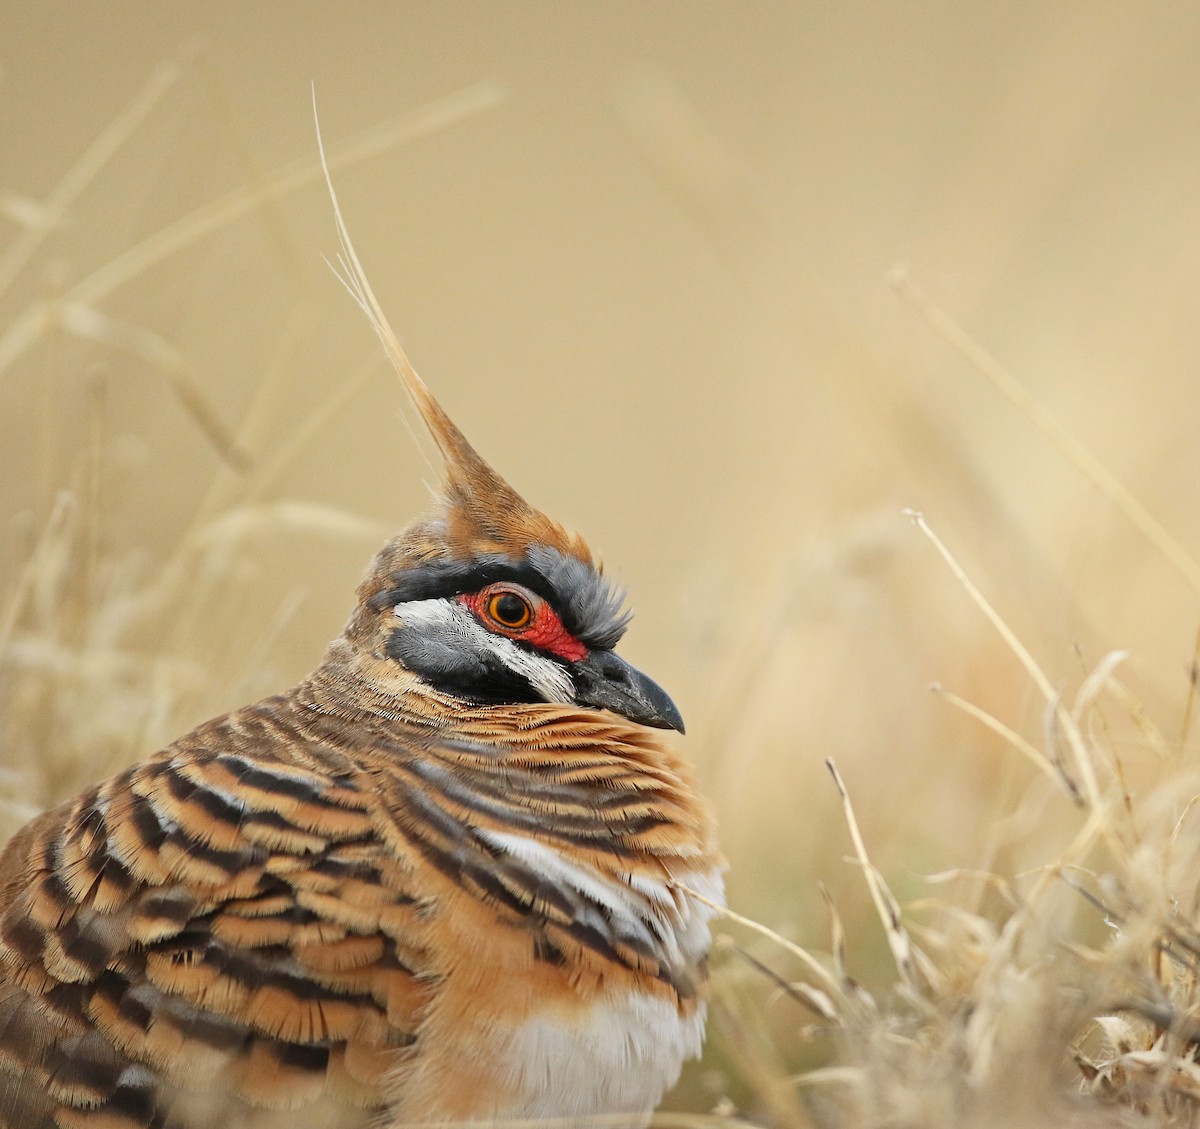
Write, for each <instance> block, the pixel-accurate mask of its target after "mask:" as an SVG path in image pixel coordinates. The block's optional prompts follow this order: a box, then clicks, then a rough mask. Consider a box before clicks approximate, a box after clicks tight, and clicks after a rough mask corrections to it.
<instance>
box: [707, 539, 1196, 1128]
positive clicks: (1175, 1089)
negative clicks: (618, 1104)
mask: <svg viewBox="0 0 1200 1129" xmlns="http://www.w3.org/2000/svg"><path fill="white" fill-rule="evenodd" d="M912 516H913V518H914V520H915V522H916V524H917V525H918V526H920V528H921V529H922V530H923V531H924V532H925V533H926V534H927V535H928V536H929V538H930V539H931V540H932V541H933V543H934V544H935V545H936V546H937V548H938V549H939V550H940V552H941V553H942V555H943V556H944V558H945V559H946V561H947V562H948V564H949V565H950V567H951V569H952V570H953V572H954V573H955V574H956V575H957V577H958V579H959V580H960V581H962V583H963V584H964V585H965V586H966V587H967V589H968V591H969V593H970V594H971V595H972V597H973V598H974V600H975V601H976V603H977V604H978V605H979V607H980V608H981V610H982V611H983V613H984V614H985V615H986V616H987V617H988V618H989V619H990V620H991V622H992V623H993V624H994V625H995V627H996V628H997V630H998V631H999V632H1000V633H1001V635H1002V637H1003V638H1004V639H1005V641H1006V642H1007V644H1008V645H1009V646H1010V647H1011V649H1012V651H1013V653H1014V655H1015V656H1016V657H1017V658H1018V660H1019V661H1020V662H1021V663H1022V664H1023V665H1024V666H1025V667H1026V669H1027V671H1028V672H1029V675H1030V678H1031V681H1032V682H1033V683H1034V685H1035V686H1037V687H1038V689H1039V691H1040V693H1041V695H1042V697H1043V699H1044V703H1045V716H1046V731H1045V744H1044V747H1043V748H1038V747H1037V746H1036V745H1034V744H1032V743H1031V742H1029V741H1027V740H1026V739H1025V738H1023V737H1021V736H1020V735H1018V734H1017V733H1016V732H1015V731H1014V730H1013V729H1012V728H1010V727H1009V726H1008V725H1007V724H1005V723H1004V721H1003V720H1002V719H996V718H992V717H989V716H988V715H986V714H985V713H984V712H983V711H981V710H979V709H978V708H976V707H974V706H971V705H970V704H968V703H965V702H962V701H961V700H957V699H953V696H950V697H951V699H952V700H954V701H955V702H956V704H957V705H959V706H960V707H962V708H963V709H965V710H966V711H967V712H968V713H970V714H971V715H972V716H974V717H975V718H976V719H977V720H979V721H981V722H982V723H984V724H986V725H987V726H988V727H989V728H990V729H992V730H993V731H995V732H996V733H998V734H1000V735H1001V736H1003V737H1004V738H1005V740H1006V741H1007V742H1008V743H1009V745H1010V746H1011V749H1012V752H1013V754H1014V755H1015V756H1020V757H1022V758H1025V759H1027V760H1030V761H1032V762H1033V763H1034V765H1035V766H1036V767H1037V768H1038V769H1039V770H1040V775H1039V776H1038V777H1036V778H1035V779H1034V780H1033V781H1031V782H1030V784H1029V785H1028V786H1027V788H1026V790H1025V794H1024V795H1023V796H1019V797H1018V798H1017V799H1016V801H1015V803H1014V805H1013V810H1012V812H1011V813H1010V815H1009V820H1010V821H1011V822H1012V823H1013V824H1014V825H1017V826H1020V825H1024V826H1025V827H1026V828H1032V827H1034V826H1036V825H1039V824H1041V825H1044V824H1046V823H1050V824H1053V825H1055V826H1056V827H1057V828H1058V829H1059V830H1061V831H1062V833H1063V836H1064V841H1063V842H1061V843H1060V844H1059V845H1058V846H1057V848H1056V849H1053V850H1049V851H1046V850H1044V849H1043V850H1042V853H1041V854H1040V855H1039V856H1038V857H1034V858H1029V857H1026V854H1025V853H1023V852H1022V851H1020V850H1007V851H1006V850H1004V849H1001V848H1000V847H997V849H996V850H995V852H994V853H995V855H996V856H997V857H995V858H994V859H993V862H994V864H995V865H994V866H993V867H992V868H991V869H968V868H969V867H971V866H972V865H974V861H975V860H968V859H964V860H963V861H962V868H961V869H957V870H953V871H946V872H943V873H941V874H936V875H929V876H926V877H925V878H924V879H923V881H924V882H925V884H926V885H927V887H928V891H929V892H928V894H927V895H926V896H924V897H922V898H920V899H916V900H914V901H912V902H911V903H910V904H908V905H906V906H904V907H901V905H900V904H899V903H898V902H897V900H896V898H895V897H894V896H893V894H892V893H891V891H890V889H889V886H888V882H887V880H886V878H885V877H884V876H883V875H882V874H881V873H880V872H879V871H878V870H877V869H876V868H875V866H874V865H873V863H872V862H871V859H870V857H869V855H868V848H867V845H866V844H865V842H864V839H863V837H862V834H861V832H860V830H859V827H858V823H857V820H856V817H855V814H854V807H853V803H852V799H851V797H850V795H849V793H848V790H847V788H846V785H845V783H844V782H843V780H842V778H841V776H840V774H839V773H838V770H837V768H836V766H834V765H833V764H832V762H830V763H829V768H830V770H831V773H832V775H833V778H834V782H835V784H836V787H837V790H838V793H839V795H840V797H841V800H842V804H843V808H844V815H845V820H846V826H847V830H848V835H849V840H850V843H851V845H852V849H853V854H852V856H851V857H850V859H849V861H850V862H851V863H852V864H853V865H855V866H857V867H858V868H859V869H860V870H861V873H862V877H863V881H864V883H865V885H866V887H867V889H868V891H869V894H870V898H871V901H872V903H873V905H874V907H875V911H876V917H877V922H878V925H879V927H880V931H881V933H882V935H883V937H884V939H885V941H886V945H887V951H888V954H889V958H890V973H889V974H887V975H885V976H883V977H876V980H877V981H878V983H877V984H875V985H873V986H872V987H871V988H870V989H868V988H867V987H866V986H864V984H863V983H861V982H860V981H859V980H858V979H857V978H856V977H855V975H854V971H853V969H854V965H855V962H856V960H860V959H861V955H860V954H861V953H862V952H863V951H864V950H869V949H870V943H869V939H867V938H864V937H863V936H853V937H848V936H847V933H846V930H845V928H844V926H843V924H842V922H841V920H840V917H839V914H838V910H837V907H836V906H835V905H833V904H832V903H830V904H829V915H830V937H831V942H830V947H829V952H828V953H827V954H825V955H823V956H820V957H818V956H816V955H814V954H813V953H811V952H808V951H807V950H803V949H800V948H799V947H798V946H796V945H795V944H793V943H792V942H790V941H786V940H784V939H783V938H782V937H779V936H778V935H776V934H773V933H771V931H770V930H766V929H764V928H763V927H762V926H759V925H756V924H755V923H754V922H750V921H747V920H745V919H741V918H738V917H737V915H729V916H730V917H732V918H733V919H734V921H735V923H736V924H735V926H734V928H735V929H736V928H737V927H738V926H740V927H743V928H749V929H751V930H753V931H754V932H755V933H757V934H759V935H762V934H766V935H767V937H768V943H767V945H766V947H764V946H763V945H762V944H759V945H758V946H757V947H756V949H755V950H754V952H753V953H749V952H747V951H746V950H745V949H742V948H740V946H738V945H736V944H734V943H731V942H729V941H728V940H727V941H726V948H732V949H734V950H736V951H737V952H738V953H739V954H740V955H741V957H742V958H743V961H744V962H745V963H748V964H749V965H750V966H751V967H752V968H754V969H755V971H756V972H757V973H760V974H762V975H765V976H766V977H768V978H769V979H770V980H772V981H773V982H774V983H775V985H776V989H777V992H776V999H775V1001H774V1003H772V1004H770V1005H769V1006H770V1007H772V1008H773V1009H774V1010H775V1011H777V1012H779V1011H781V1010H782V1009H784V1008H786V1007H788V1006H790V1007H792V1008H793V1009H798V1011H799V1013H801V1014H803V1016H804V1018H803V1020H801V1019H800V1018H799V1016H797V1017H796V1019H795V1021H794V1022H793V1023H792V1025H791V1026H790V1027H789V1026H787V1025H783V1026H782V1027H781V1024H780V1023H779V1022H778V1019H777V1021H776V1023H775V1025H774V1029H773V1030H769V1029H768V1027H767V1025H766V1024H764V1023H763V1022H762V1021H761V1020H762V1016H761V1014H752V1011H753V1009H755V1008H759V1007H760V1005H758V1004H749V1005H748V1004H747V994H746V993H745V991H744V985H745V981H746V972H745V970H744V968H742V969H737V968H736V967H734V968H731V967H730V966H729V965H727V966H726V968H725V972H724V980H723V981H721V980H719V985H720V986H721V988H722V990H721V992H720V994H719V999H718V1011H719V1013H720V1014H722V1015H723V1021H724V1022H725V1023H726V1024H727V1025H729V1026H730V1027H731V1028H732V1029H733V1030H735V1031H737V1032H738V1039H737V1040H736V1041H735V1047H736V1051H735V1054H734V1057H735V1059H738V1060H740V1062H739V1069H740V1071H741V1073H742V1074H743V1075H744V1076H747V1077H749V1078H750V1079H752V1082H751V1091H752V1093H753V1098H752V1099H751V1100H752V1102H753V1104H754V1105H755V1106H756V1108H757V1110H758V1112H760V1113H762V1114H765V1115H766V1116H767V1117H768V1119H769V1120H770V1121H772V1122H774V1123H778V1124H791V1125H810V1124H812V1125H821V1126H831V1127H832V1126H839V1127H842V1126H844V1127H847V1129H850V1127H855V1129H857V1127H866V1126H871V1127H874V1126H881V1127H882V1126H918V1125H919V1126H925V1127H936V1126H947V1127H948V1126H974V1125H978V1126H985V1125H986V1126H1022V1127H1032V1126H1064V1125H1089V1126H1091V1125H1112V1126H1135V1125H1137V1126H1144V1125H1153V1126H1180V1127H1182V1126H1193V1125H1196V1124H1197V1123H1200V804H1198V801H1200V772H1197V769H1196V767H1195V763H1194V756H1192V755H1188V754H1189V753H1194V750H1193V749H1190V748H1189V747H1188V743H1187V741H1186V738H1187V736H1188V732H1187V730H1188V723H1189V721H1190V715H1191V712H1192V705H1193V703H1192V695H1191V693H1190V691H1189V696H1188V701H1187V702H1186V703H1185V704H1184V710H1183V715H1184V718H1185V721H1184V732H1183V735H1182V737H1181V738H1179V739H1175V740H1172V739H1169V738H1168V737H1167V736H1166V735H1164V734H1163V733H1162V732H1161V731H1160V730H1159V729H1158V728H1157V727H1156V726H1155V724H1154V723H1153V721H1152V720H1151V718H1150V717H1149V714H1148V712H1147V710H1146V709H1145V707H1144V706H1143V705H1142V704H1141V702H1139V701H1138V699H1137V698H1136V696H1135V695H1134V694H1133V693H1132V692H1131V691H1130V689H1129V688H1128V687H1127V686H1126V685H1125V684H1124V683H1123V682H1122V681H1121V679H1120V678H1119V677H1118V671H1119V668H1120V664H1121V662H1122V660H1123V659H1124V658H1125V657H1126V656H1124V655H1123V654H1121V653H1119V652H1114V653H1112V654H1110V655H1108V656H1106V657H1105V658H1104V659H1103V660H1102V661H1101V662H1100V663H1099V664H1098V665H1097V666H1096V667H1095V669H1093V670H1092V671H1090V672H1088V673H1087V674H1086V676H1085V677H1083V679H1082V680H1081V682H1080V684H1079V686H1078V689H1077V692H1076V693H1075V695H1074V698H1073V701H1071V702H1070V703H1069V704H1068V700H1067V697H1066V696H1065V695H1064V694H1063V693H1062V692H1061V691H1059V690H1056V689H1055V688H1054V686H1053V685H1052V683H1051V680H1050V679H1049V678H1048V677H1047V676H1046V675H1045V674H1044V673H1043V672H1042V671H1041V670H1040V668H1039V667H1038V666H1037V664H1036V663H1035V662H1034V660H1033V657H1032V656H1031V655H1030V654H1029V652H1028V651H1027V650H1026V649H1025V648H1024V647H1023V646H1022V644H1021V643H1020V641H1019V640H1018V639H1017V638H1016V637H1015V635H1013V633H1012V632H1011V631H1010V630H1009V628H1008V627H1007V625H1006V624H1005V623H1004V621H1003V620H1002V619H1001V617H1000V616H999V615H998V614H997V613H996V612H995V611H994V610H993V609H992V608H991V607H990V605H988V604H987V602H986V600H985V599H984V597H983V595H982V594H981V593H980V592H979V591H978V589H977V588H975V586H974V585H973V584H972V582H971V581H970V579H969V578H968V577H967V576H966V574H965V573H964V572H963V570H962V569H961V568H960V566H959V565H958V564H957V562H956V561H955V560H954V558H953V556H952V555H951V554H950V552H949V550H948V549H946V547H945V546H944V545H942V543H941V542H940V541H939V540H938V539H937V537H936V536H935V535H934V534H933V533H932V531H931V530H930V529H929V527H928V526H927V525H926V523H925V522H924V519H923V518H922V517H921V516H920V515H912ZM1192 685H1194V680H1193V683H1192ZM1135 782H1138V783H1140V787H1139V786H1138V785H1137V784H1135ZM925 814H926V817H928V813H925ZM994 831H995V839H996V840H997V842H999V841H1000V840H1003V839H1005V838H1011V837H1012V830H1011V828H1003V827H1001V826H999V825H998V826H997V827H996V828H995V829H994ZM1032 838H1034V840H1035V841H1036V840H1037V836H1036V835H1035V836H1032ZM1044 847H1045V844H1044V843H1041V842H1039V848H1044ZM1005 856H1007V861H1009V862H1010V864H1011V865H1010V866H1008V867H1004V866H1002V865H1000V864H1001V863H1003V862H1004V861H1006V859H1005ZM1018 863H1019V866H1018V865H1017V864H1018ZM781 952H782V953H783V954H790V955H791V959H792V962H793V963H797V962H798V964H799V966H800V974H799V977H798V978H791V977H785V976H784V975H782V974H780V973H779V972H777V971H775V970H774V966H777V965H778V964H779V962H780V959H781ZM781 1030H782V1034H781V1033H780V1031H781ZM798 1052H799V1054H798ZM805 1052H807V1054H808V1056H809V1059H810V1064H809V1065H805V1066H803V1067H802V1068H801V1069H799V1071H798V1072H796V1073H794V1074H791V1075H788V1074H785V1073H784V1071H783V1068H782V1066H781V1065H780V1064H782V1063H785V1062H789V1061H792V1062H794V1061H796V1060H797V1058H798V1057H800V1058H804V1057H805ZM814 1055H815V1056H816V1057H817V1058H818V1059H819V1060H820V1061H819V1064H817V1065H811V1059H812V1056H814Z"/></svg>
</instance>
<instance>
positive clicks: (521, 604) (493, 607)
mask: <svg viewBox="0 0 1200 1129" xmlns="http://www.w3.org/2000/svg"><path fill="white" fill-rule="evenodd" d="M484 607H485V608H486V609H487V614H488V615H489V616H490V617H491V618H492V619H493V620H495V622H496V623H498V624H499V625H500V626H501V627H504V628H507V629H508V630H509V631H519V630H520V629H521V628H522V627H528V626H529V625H530V623H532V622H533V606H532V605H531V604H530V603H529V601H528V600H527V599H526V598H525V597H524V596H522V595H521V594H520V593H519V592H514V591H513V590H512V589H511V588H502V589H500V590H499V591H497V592H493V593H492V594H491V595H490V596H488V598H487V601H486V603H485V604H484Z"/></svg>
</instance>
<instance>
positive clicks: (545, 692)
mask: <svg viewBox="0 0 1200 1129" xmlns="http://www.w3.org/2000/svg"><path fill="white" fill-rule="evenodd" d="M394 612H395V615H396V617H397V618H398V619H400V620H401V621H402V622H404V623H405V624H408V625H409V626H415V627H418V628H424V629H426V630H428V631H429V632H431V633H433V632H436V633H438V634H441V635H442V636H447V635H449V636H452V637H453V638H454V640H455V642H456V644H457V645H459V646H461V647H462V648H463V649H464V650H465V651H468V652H475V653H477V654H478V653H487V652H490V653H491V654H493V655H495V656H496V657H497V658H498V659H499V660H500V661H501V662H502V663H503V664H504V665H505V666H506V667H508V669H509V670H512V671H515V672H516V673H517V674H519V675H521V677H522V678H525V679H527V680H528V681H529V684H530V685H531V686H532V687H533V688H534V689H535V690H536V691H537V692H538V694H539V695H540V696H541V698H542V699H543V700H544V701H547V702H558V703H561V704H562V705H572V704H573V703H574V701H575V685H574V683H572V681H571V676H570V675H569V674H568V673H567V672H566V671H565V670H564V669H563V668H562V666H560V665H559V664H558V663H556V662H555V661H554V660H553V659H548V658H545V657H543V656H542V655H539V654H535V653H534V652H533V651H529V650H526V649H525V648H524V647H518V646H517V645H516V644H515V643H514V642H513V641H512V640H511V639H506V638H505V637H504V636H503V635H496V634H494V633H493V632H491V631H489V630H488V629H487V628H486V627H484V626H483V624H481V623H480V622H479V620H477V619H476V618H475V615H474V613H473V612H472V611H471V610H470V609H469V608H467V607H465V606H464V605H463V604H460V603H459V602H458V601H457V600H450V599H445V598H438V599H435V600H412V601H409V602H408V603H403V604H397V605H396V607H395V609H394Z"/></svg>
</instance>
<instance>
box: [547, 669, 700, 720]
mask: <svg viewBox="0 0 1200 1129" xmlns="http://www.w3.org/2000/svg"><path fill="white" fill-rule="evenodd" d="M570 671H571V677H572V678H573V679H574V681H575V700H576V701H577V702H579V704H580V705H584V706H595V707H596V709H600V710H612V712H613V713H619V714H620V715H621V716H622V717H627V718H628V719H629V720H630V721H636V722H637V723H638V724H639V725H653V726H654V728H655V729H678V730H679V732H680V733H682V732H683V718H682V717H681V716H680V714H679V711H678V710H677V709H676V708H675V703H674V702H673V701H671V699H670V698H669V697H667V692H666V691H665V690H664V689H663V688H662V687H661V686H660V685H659V684H658V683H657V682H655V681H654V680H653V679H650V678H647V677H646V676H645V675H644V674H643V673H642V672H641V671H640V670H637V669H636V668H634V667H632V666H630V665H629V663H627V662H626V661H625V660H624V659H623V658H621V657H620V656H619V655H616V654H614V653H613V652H612V651H590V652H588V656H587V658H585V659H580V660H579V662H574V663H572V664H571V666H570Z"/></svg>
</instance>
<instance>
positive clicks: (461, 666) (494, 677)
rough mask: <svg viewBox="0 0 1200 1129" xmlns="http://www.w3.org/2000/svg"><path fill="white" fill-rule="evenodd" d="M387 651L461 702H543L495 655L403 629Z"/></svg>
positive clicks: (393, 634) (391, 637)
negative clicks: (454, 645) (449, 644)
mask: <svg viewBox="0 0 1200 1129" xmlns="http://www.w3.org/2000/svg"><path fill="white" fill-rule="evenodd" d="M386 650H387V653H388V655H389V656H390V657H391V658H393V659H395V660H396V661H397V662H398V663H400V664H401V665H402V666H405V667H407V668H408V669H409V670H412V671H416V673H417V674H419V675H420V676H421V677H422V678H424V679H425V681H426V682H428V683H429V684H430V685H431V686H433V687H435V688H436V689H438V690H441V691H443V692H444V693H447V694H453V695H454V696H455V697H458V698H465V699H467V700H468V701H472V702H480V703H485V704H488V705H501V704H504V705H508V704H511V703H514V702H540V701H543V698H542V696H541V695H540V694H539V693H538V692H537V690H535V689H534V687H533V685H532V684H531V683H530V682H529V680H528V679H527V678H523V677H522V676H521V675H519V674H518V673H517V672H516V671H514V670H512V669H511V668H509V667H507V666H505V664H504V663H503V662H501V661H500V659H499V658H497V657H496V656H494V655H490V654H481V653H479V652H477V651H470V650H466V649H463V648H461V647H453V646H447V645H446V644H445V643H444V642H443V641H442V640H440V639H436V638H430V637H428V636H425V635H422V634H420V633H419V632H416V631H411V630H408V629H406V628H404V627H403V626H401V627H397V628H396V629H395V630H394V631H392V632H391V634H390V635H389V636H388V640H387V646H386Z"/></svg>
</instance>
